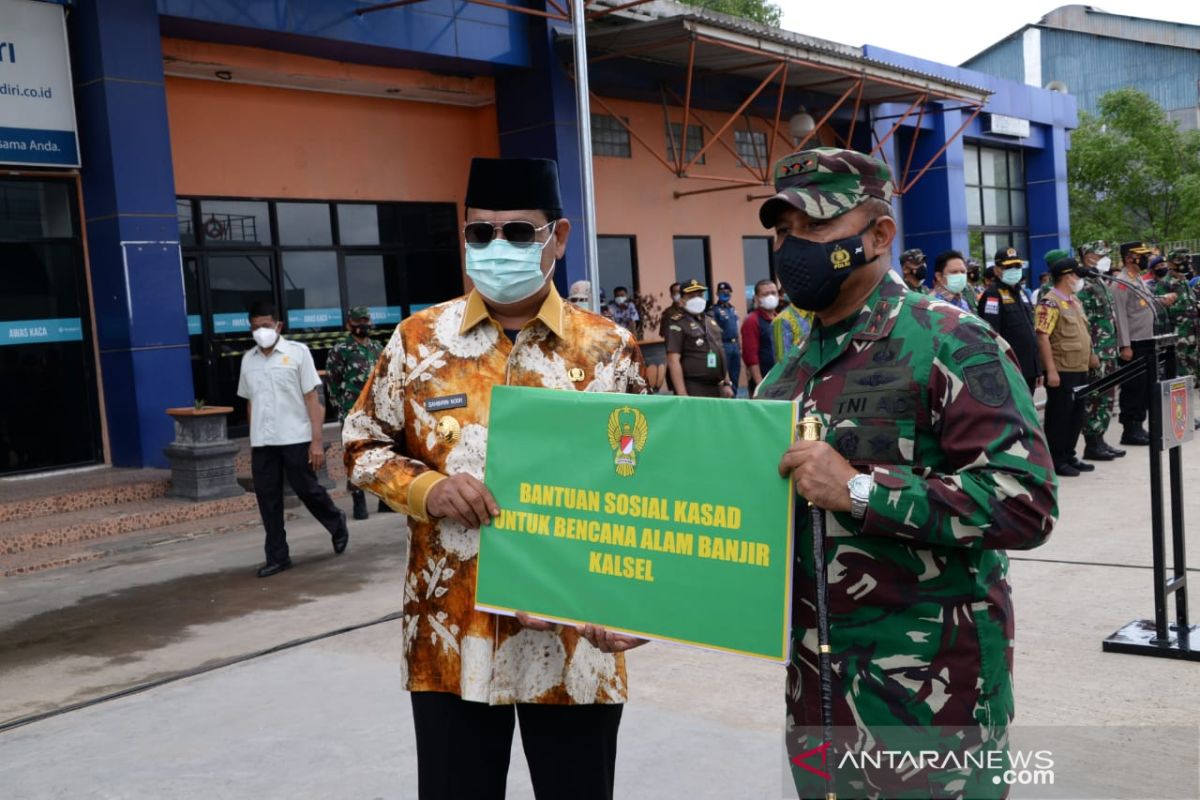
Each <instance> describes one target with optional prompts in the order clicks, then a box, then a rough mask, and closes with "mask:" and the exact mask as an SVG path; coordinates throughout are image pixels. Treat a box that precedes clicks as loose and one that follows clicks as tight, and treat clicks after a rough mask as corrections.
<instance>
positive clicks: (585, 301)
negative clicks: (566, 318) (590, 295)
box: [567, 297, 588, 306]
mask: <svg viewBox="0 0 1200 800" xmlns="http://www.w3.org/2000/svg"><path fill="white" fill-rule="evenodd" d="M567 302H568V303H574V304H575V305H577V306H586V305H587V304H588V299H587V298H586V297H568V298H567Z"/></svg>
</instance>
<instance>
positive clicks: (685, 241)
mask: <svg viewBox="0 0 1200 800" xmlns="http://www.w3.org/2000/svg"><path fill="white" fill-rule="evenodd" d="M675 280H676V281H678V282H679V283H687V282H688V281H690V280H697V281H700V283H703V284H704V285H705V286H708V283H709V281H708V237H706V236H676V237H675ZM709 294H710V295H711V294H712V292H711V291H710V292H709Z"/></svg>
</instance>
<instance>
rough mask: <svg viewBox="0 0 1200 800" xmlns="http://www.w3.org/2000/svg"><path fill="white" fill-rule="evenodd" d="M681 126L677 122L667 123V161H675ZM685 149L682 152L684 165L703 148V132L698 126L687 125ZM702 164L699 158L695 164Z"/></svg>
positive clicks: (679, 142) (680, 137) (702, 161)
mask: <svg viewBox="0 0 1200 800" xmlns="http://www.w3.org/2000/svg"><path fill="white" fill-rule="evenodd" d="M682 130H683V126H682V125H681V124H680V123H678V122H670V123H667V160H668V161H675V160H676V159H677V158H678V154H679V146H680V144H681V143H682V142H681V139H682V135H681V132H682ZM687 133H688V135H687V149H686V150H684V155H683V161H684V163H685V164H686V163H687V162H689V161H691V160H692V159H693V158H695V156H696V154H697V153H699V152H700V151H701V150H702V149H703V148H704V130H703V129H702V128H701V127H700V126H699V125H688V132H687ZM696 163H697V164H703V163H704V159H703V158H701V159H700V160H699V161H697V162H696Z"/></svg>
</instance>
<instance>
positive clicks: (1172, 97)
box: [963, 5, 1200, 130]
mask: <svg viewBox="0 0 1200 800" xmlns="http://www.w3.org/2000/svg"><path fill="white" fill-rule="evenodd" d="M963 66H964V67H967V68H969V69H972V70H977V71H979V72H985V73H987V74H989V75H995V76H997V77H1000V78H1006V79H1007V80H1010V81H1016V82H1020V83H1025V84H1028V85H1030V86H1043V87H1049V88H1056V89H1058V90H1059V91H1063V92H1068V91H1069V92H1070V93H1071V94H1072V95H1073V96H1074V97H1075V99H1076V100H1077V102H1078V103H1079V108H1080V109H1081V110H1083V111H1086V112H1088V113H1089V114H1095V113H1096V108H1097V103H1098V102H1099V100H1100V98H1101V97H1102V96H1103V95H1104V94H1106V93H1108V92H1111V91H1113V90H1115V89H1123V88H1126V87H1132V88H1134V89H1137V90H1138V91H1141V92H1144V93H1145V94H1147V95H1149V96H1150V97H1151V99H1153V100H1154V102H1156V103H1158V104H1159V105H1160V106H1162V108H1163V109H1164V110H1165V111H1166V112H1167V114H1168V116H1170V117H1171V119H1173V120H1175V121H1176V122H1178V123H1179V127H1180V128H1182V129H1183V130H1194V129H1196V128H1198V127H1200V26H1197V25H1185V24H1183V23H1179V22H1166V21H1163V20H1156V19H1144V18H1139V17H1129V16H1124V15H1121V14H1109V13H1107V12H1105V11H1101V10H1099V9H1097V8H1094V7H1092V6H1087V5H1070V6H1063V7H1061V8H1057V9H1055V10H1054V11H1051V12H1050V13H1049V14H1047V15H1046V16H1044V17H1042V19H1041V20H1040V21H1039V22H1038V23H1037V24H1035V25H1026V26H1025V27H1023V28H1021V29H1020V30H1018V31H1016V32H1014V33H1012V34H1010V35H1008V36H1006V37H1005V38H1003V39H1001V40H1000V41H998V42H996V43H995V44H993V45H991V46H990V47H988V48H987V49H985V50H984V51H983V52H981V53H978V54H976V55H974V56H972V57H971V58H969V59H967V60H966V61H965V62H963Z"/></svg>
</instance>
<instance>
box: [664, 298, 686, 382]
mask: <svg viewBox="0 0 1200 800" xmlns="http://www.w3.org/2000/svg"><path fill="white" fill-rule="evenodd" d="M682 288H683V284H681V283H672V284H671V286H670V288H669V289H668V290H667V294H669V295H670V296H671V305H669V306H667V307H666V309H665V310H664V311H663V313H662V319H660V320H659V321H658V336H659V338H660V339H662V340H663V343H664V344H663V346H664V347H665V346H666V341H667V329H668V328H669V327H670V326H671V325H672V324H676V325H677V324H679V320H680V319H682V317H683V315H684V314H685V313H687V312H685V311H684V310H683V295H682V294H681V293H680V290H681V289H682ZM664 367H665V365H664ZM666 376H667V379H666V384H667V391H668V392H673V393H676V394H677V392H675V384H674V383H672V382H671V370H670V369H667V370H666Z"/></svg>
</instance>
